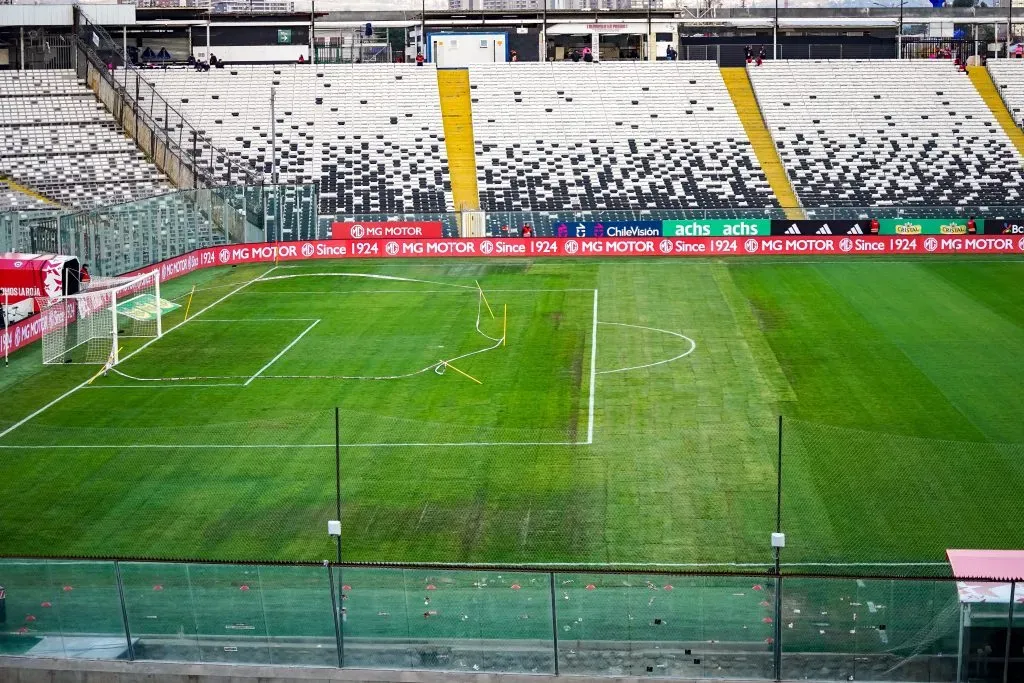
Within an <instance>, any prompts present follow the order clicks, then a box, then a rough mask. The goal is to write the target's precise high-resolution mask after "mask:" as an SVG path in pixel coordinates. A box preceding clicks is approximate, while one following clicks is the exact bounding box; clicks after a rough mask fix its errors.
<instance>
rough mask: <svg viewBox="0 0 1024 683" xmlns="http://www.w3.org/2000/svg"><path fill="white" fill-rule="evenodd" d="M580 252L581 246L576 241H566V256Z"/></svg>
mask: <svg viewBox="0 0 1024 683" xmlns="http://www.w3.org/2000/svg"><path fill="white" fill-rule="evenodd" d="M579 250H580V244H579V242H577V241H576V240H566V241H565V253H566V254H575V253H576V252H578V251H579Z"/></svg>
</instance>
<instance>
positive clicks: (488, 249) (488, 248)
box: [480, 242, 494, 256]
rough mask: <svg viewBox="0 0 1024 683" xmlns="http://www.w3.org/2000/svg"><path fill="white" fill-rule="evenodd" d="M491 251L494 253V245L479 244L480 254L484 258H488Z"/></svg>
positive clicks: (487, 243) (488, 243) (489, 243)
mask: <svg viewBox="0 0 1024 683" xmlns="http://www.w3.org/2000/svg"><path fill="white" fill-rule="evenodd" d="M492 251H494V244H493V243H491V242H481V243H480V253H481V254H483V255H484V256H488V255H490V253H491V252H492Z"/></svg>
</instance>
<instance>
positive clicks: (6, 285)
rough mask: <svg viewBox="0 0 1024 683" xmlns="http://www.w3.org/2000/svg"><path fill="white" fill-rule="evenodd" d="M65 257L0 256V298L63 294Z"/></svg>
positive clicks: (26, 297) (18, 298)
mask: <svg viewBox="0 0 1024 683" xmlns="http://www.w3.org/2000/svg"><path fill="white" fill-rule="evenodd" d="M67 260H68V257H66V256H53V255H49V254H46V255H40V254H3V255H0V299H2V298H3V297H4V296H7V297H9V298H10V300H11V301H21V300H22V299H29V298H32V297H37V296H46V297H52V296H60V293H61V289H62V288H61V283H62V281H63V266H64V262H65V261H67Z"/></svg>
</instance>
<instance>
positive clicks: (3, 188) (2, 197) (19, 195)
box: [0, 181, 53, 212]
mask: <svg viewBox="0 0 1024 683" xmlns="http://www.w3.org/2000/svg"><path fill="white" fill-rule="evenodd" d="M52 208H53V207H52V206H50V205H49V204H47V203H46V202H44V201H42V200H39V199H36V198H35V197H33V196H31V195H27V194H25V193H24V192H18V191H17V190H14V189H11V187H10V186H9V185H8V184H7V183H5V182H3V181H0V212H3V211H32V210H34V209H52Z"/></svg>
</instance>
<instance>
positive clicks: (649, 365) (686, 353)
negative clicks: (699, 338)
mask: <svg viewBox="0 0 1024 683" xmlns="http://www.w3.org/2000/svg"><path fill="white" fill-rule="evenodd" d="M600 324H601V325H616V326H618V327H635V328H636V329H638V330H650V331H651V332H663V333H664V334H670V335H672V336H673V337H679V338H680V339H685V340H686V341H688V342H690V348H689V349H687V350H686V351H684V352H683V353H681V354H679V355H678V356H675V357H673V358H666V359H665V360H659V361H657V362H655V363H645V364H644V365H632V366H629V367H625V368H615V369H614V370H598V371H597V374H599V375H610V374H611V373H613V372H627V371H629V370H641V369H643V368H653V367H654V366H656V365H664V364H665V363H671V362H672V361H674V360H679V359H680V358H685V357H686V356H689V355H690V354H691V353H693V352H694V350H695V349H696V348H697V342H695V341H694V340H692V339H690V338H689V337H687V336H686V335H685V334H679V333H678V332H672V331H671V330H661V329H658V328H657V327H647V326H646V325H630V324H629V323H606V322H604V321H601V322H600Z"/></svg>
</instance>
